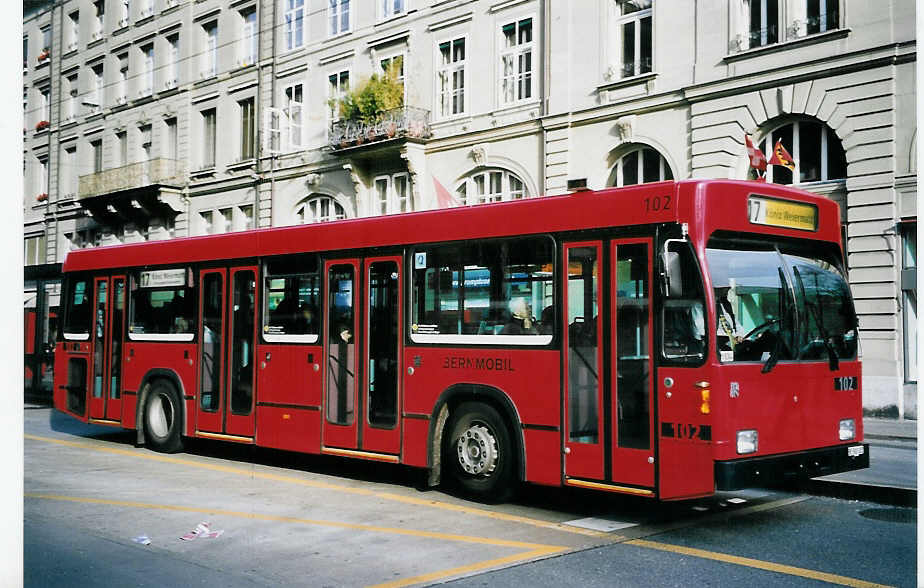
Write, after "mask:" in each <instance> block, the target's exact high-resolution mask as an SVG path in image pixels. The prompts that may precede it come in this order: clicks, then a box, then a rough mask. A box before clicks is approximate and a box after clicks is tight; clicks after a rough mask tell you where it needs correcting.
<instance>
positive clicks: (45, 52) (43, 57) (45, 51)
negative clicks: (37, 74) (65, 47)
mask: <svg viewBox="0 0 924 588" xmlns="http://www.w3.org/2000/svg"><path fill="white" fill-rule="evenodd" d="M49 57H51V49H49V48H47V47H46V48H44V49H42V52H41V53H39V54H38V58H37V59H38V62H39V63H42V62H44V61H45V60H46V59H48V58H49Z"/></svg>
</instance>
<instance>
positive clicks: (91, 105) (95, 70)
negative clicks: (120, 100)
mask: <svg viewBox="0 0 924 588" xmlns="http://www.w3.org/2000/svg"><path fill="white" fill-rule="evenodd" d="M90 72H91V73H92V74H93V81H92V84H93V85H92V87H91V88H90V92H89V96H87V97H86V98H84V105H86V106H87V108H88V109H89V112H90V113H91V114H92V113H95V112H99V110H100V106H101V105H102V101H103V64H102V63H97V64H96V65H94V66H93V67H91V68H90Z"/></svg>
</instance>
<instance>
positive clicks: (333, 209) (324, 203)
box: [295, 195, 346, 225]
mask: <svg viewBox="0 0 924 588" xmlns="http://www.w3.org/2000/svg"><path fill="white" fill-rule="evenodd" d="M295 216H296V218H298V222H299V223H300V224H303V225H305V224H311V223H324V222H328V221H333V220H340V219H343V218H346V213H345V212H344V210H343V207H342V206H340V204H338V203H337V201H336V200H334V199H333V198H331V197H330V196H320V195H315V196H309V197H308V198H306V199H305V200H303V201H302V202H300V203H299V204H298V206H296V207H295Z"/></svg>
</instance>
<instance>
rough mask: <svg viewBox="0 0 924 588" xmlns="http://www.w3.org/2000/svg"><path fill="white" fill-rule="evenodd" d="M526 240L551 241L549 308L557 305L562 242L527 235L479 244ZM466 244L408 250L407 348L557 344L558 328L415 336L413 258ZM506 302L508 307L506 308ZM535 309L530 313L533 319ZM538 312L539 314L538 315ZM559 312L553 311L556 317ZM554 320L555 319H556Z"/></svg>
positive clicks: (446, 243) (545, 235)
mask: <svg viewBox="0 0 924 588" xmlns="http://www.w3.org/2000/svg"><path fill="white" fill-rule="evenodd" d="M527 239H547V240H549V241H551V246H552V249H551V253H552V258H551V259H550V262H551V263H552V272H551V276H550V278H549V280H548V281H550V282H551V284H552V301H553V302H552V304H553V305H554V304H556V301H557V300H558V293H559V289H560V288H561V284H559V281H558V265H559V260H558V254H559V251H560V249H561V242H560V240H559V238H558V237H557V236H556V235H555V234H553V233H532V234H527V235H515V236H512V237H495V238H490V239H483V240H481V241H480V242H481V243H483V244H492V245H493V244H498V245H499V244H501V243H505V242H506V243H511V242H516V241H523V240H527ZM470 244H471V243H470V242H469V241H438V242H431V243H415V244H410V245H408V246H407V256H406V261H405V263H406V264H407V265H406V268H407V269H405V273H406V274H407V285H408V290H407V292H408V294H407V295H406V296H405V298H406V304H407V315H406V319H405V322H406V323H407V328H406V330H405V333H406V335H405V336H406V337H407V344H409V345H446V346H459V345H470V346H474V347H530V348H535V347H546V348H547V347H549V346H551V345H552V344H553V343H555V340H556V334H557V333H558V325H557V324H555V325H553V329H554V330H553V331H552V333H551V334H545V335H542V334H536V335H501V334H497V335H487V334H483V335H478V334H475V335H471V334H459V333H446V334H442V333H437V334H421V333H415V332H414V328H413V327H414V326H415V325H417V324H419V323H415V322H414V319H415V318H416V316H415V314H416V308H415V302H416V297H415V296H416V292H415V279H416V276H415V274H416V271H417V268H416V267H415V258H416V254H417V253H420V252H423V251H428V252H429V250H432V249H434V248H442V247H465V246H467V245H470ZM509 302H510V301H509V300H508V301H507V303H508V304H509ZM535 312H536V309H535V308H534V309H533V313H534V315H535ZM539 312H541V310H540V311H539ZM557 312H558V310H557V309H556V313H557ZM556 316H557V315H556Z"/></svg>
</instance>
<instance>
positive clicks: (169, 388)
mask: <svg viewBox="0 0 924 588" xmlns="http://www.w3.org/2000/svg"><path fill="white" fill-rule="evenodd" d="M182 414H183V413H182V408H181V407H180V395H179V393H178V392H177V390H176V388H175V387H174V386H173V384H171V383H170V382H167V381H166V380H154V382H152V383H151V388H150V390H149V391H148V398H147V402H146V403H145V406H144V439H145V442H146V443H147V445H149V446H150V447H151V448H152V449H153V450H154V451H159V452H161V453H176V452H177V451H180V450H182V449H183V436H182V434H181V431H180V428H181V427H182V420H183V419H182Z"/></svg>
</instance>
